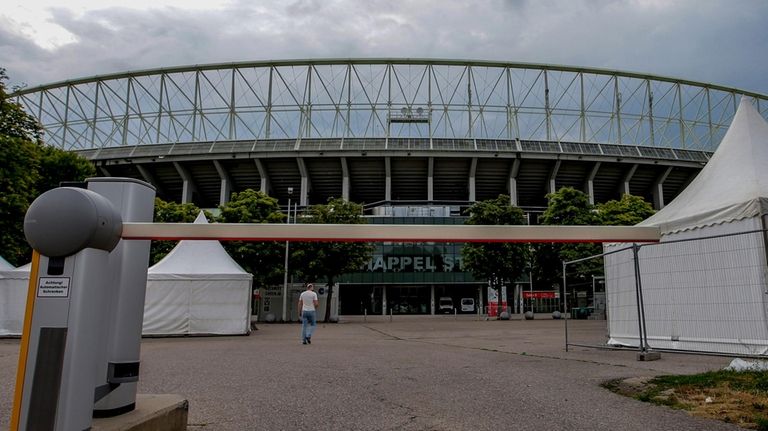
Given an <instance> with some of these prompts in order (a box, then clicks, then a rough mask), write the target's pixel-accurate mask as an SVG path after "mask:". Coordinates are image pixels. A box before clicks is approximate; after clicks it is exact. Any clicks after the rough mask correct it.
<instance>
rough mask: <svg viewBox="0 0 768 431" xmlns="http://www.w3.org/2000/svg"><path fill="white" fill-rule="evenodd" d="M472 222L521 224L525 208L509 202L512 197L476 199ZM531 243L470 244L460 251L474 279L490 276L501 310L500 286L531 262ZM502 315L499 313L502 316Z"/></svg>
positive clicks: (469, 220) (501, 196)
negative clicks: (529, 255)
mask: <svg viewBox="0 0 768 431" xmlns="http://www.w3.org/2000/svg"><path fill="white" fill-rule="evenodd" d="M466 212H467V213H469V219H468V220H467V221H466V224H473V225H522V224H525V217H524V214H523V211H522V210H521V209H520V208H517V207H515V206H513V205H511V204H510V199H509V196H506V195H499V196H498V197H497V198H496V199H490V200H486V201H481V202H477V203H475V204H474V205H472V206H471V207H469V208H468V209H467V211H466ZM528 253H529V247H528V244H518V243H501V242H498V243H485V244H480V243H470V244H465V245H464V247H463V248H462V250H461V254H462V257H463V259H464V266H465V267H466V268H467V269H469V271H471V272H472V274H473V275H474V277H475V278H479V279H482V278H485V279H488V281H489V283H490V287H491V288H493V289H496V291H497V292H499V295H498V307H499V308H498V309H499V310H501V286H502V285H503V283H504V281H505V280H506V281H508V282H509V283H513V282H514V281H515V280H517V279H518V278H519V277H520V275H521V274H522V273H523V271H524V270H525V268H526V267H527V265H528ZM500 315H501V314H500V313H499V316H500Z"/></svg>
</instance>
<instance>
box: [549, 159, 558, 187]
mask: <svg viewBox="0 0 768 431" xmlns="http://www.w3.org/2000/svg"><path fill="white" fill-rule="evenodd" d="M560 163H561V162H560V160H558V161H556V162H555V166H553V167H552V170H551V171H549V181H548V182H547V193H554V192H556V191H557V182H556V181H555V180H556V179H557V171H559V170H560Z"/></svg>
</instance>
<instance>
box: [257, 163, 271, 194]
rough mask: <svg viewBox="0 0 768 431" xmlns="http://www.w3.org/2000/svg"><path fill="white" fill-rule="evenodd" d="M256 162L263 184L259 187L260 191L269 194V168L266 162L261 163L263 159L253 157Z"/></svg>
mask: <svg viewBox="0 0 768 431" xmlns="http://www.w3.org/2000/svg"><path fill="white" fill-rule="evenodd" d="M253 161H254V163H256V169H258V171H259V178H260V181H259V182H260V183H261V186H260V187H259V191H261V192H262V193H264V194H267V195H268V194H269V192H270V188H271V187H270V184H269V175H268V174H267V168H265V167H264V164H263V163H261V160H259V159H253Z"/></svg>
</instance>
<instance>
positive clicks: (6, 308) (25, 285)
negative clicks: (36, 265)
mask: <svg viewBox="0 0 768 431" xmlns="http://www.w3.org/2000/svg"><path fill="white" fill-rule="evenodd" d="M31 266H32V265H31V264H27V265H24V266H20V267H18V268H15V269H13V267H12V266H11V268H12V269H7V270H0V336H9V335H10V336H20V335H21V330H22V327H23V326H24V311H25V309H26V305H27V291H28V289H29V271H30V268H31Z"/></svg>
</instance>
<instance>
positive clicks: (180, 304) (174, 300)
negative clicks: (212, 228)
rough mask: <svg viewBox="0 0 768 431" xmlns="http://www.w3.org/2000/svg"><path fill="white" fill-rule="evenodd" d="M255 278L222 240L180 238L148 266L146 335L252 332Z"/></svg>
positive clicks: (203, 217) (145, 311) (145, 314)
mask: <svg viewBox="0 0 768 431" xmlns="http://www.w3.org/2000/svg"><path fill="white" fill-rule="evenodd" d="M195 223H207V220H206V219H205V215H204V214H203V213H202V212H200V214H199V215H198V217H197V219H196V220H195ZM252 279H253V277H252V276H251V275H250V274H248V273H247V272H245V271H243V269H242V268H241V267H240V265H238V264H237V263H236V262H235V261H234V260H232V258H231V257H230V256H229V254H227V252H226V251H225V250H224V247H222V245H221V243H219V242H218V241H210V240H205V241H196V240H184V241H181V242H179V244H178V245H177V246H176V247H175V248H174V249H173V250H172V251H171V252H170V253H168V255H167V256H165V258H163V260H161V261H160V262H158V263H157V264H156V265H154V266H153V267H151V268H149V271H148V274H147V294H146V300H145V305H144V327H143V333H144V335H192V334H220V335H223V334H247V333H248V332H249V328H250V299H251V283H252Z"/></svg>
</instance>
